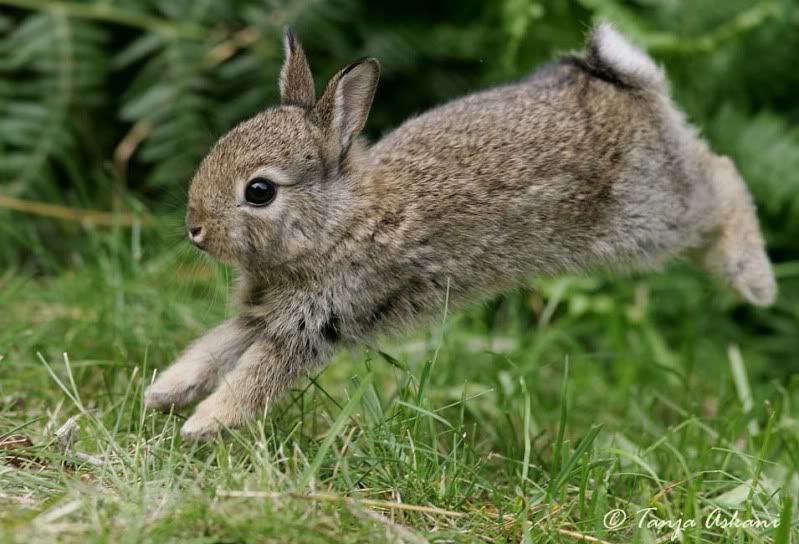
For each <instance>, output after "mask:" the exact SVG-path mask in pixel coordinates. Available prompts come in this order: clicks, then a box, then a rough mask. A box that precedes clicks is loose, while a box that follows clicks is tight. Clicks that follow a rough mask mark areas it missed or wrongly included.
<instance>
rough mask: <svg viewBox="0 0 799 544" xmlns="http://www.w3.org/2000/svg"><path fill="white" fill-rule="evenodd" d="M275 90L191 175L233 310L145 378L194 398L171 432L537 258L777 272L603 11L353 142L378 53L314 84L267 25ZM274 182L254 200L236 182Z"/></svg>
mask: <svg viewBox="0 0 799 544" xmlns="http://www.w3.org/2000/svg"><path fill="white" fill-rule="evenodd" d="M285 49H286V61H285V65H284V67H283V70H282V71H281V79H280V88H281V96H282V100H283V104H282V105H280V106H277V107H273V108H270V109H268V110H267V111H265V112H263V113H261V114H259V115H257V116H255V117H254V118H252V119H250V120H249V121H246V122H244V123H242V124H241V125H239V126H237V127H236V128H234V129H233V130H232V131H230V133H228V134H227V135H226V136H224V137H223V138H221V139H220V140H219V142H217V144H216V145H215V146H214V147H213V149H212V150H211V151H210V152H209V154H208V156H207V157H206V158H205V160H204V161H203V162H202V164H201V165H200V167H199V169H198V171H197V173H196V175H195V177H194V180H193V182H192V185H191V189H190V191H189V214H188V216H187V226H188V227H189V229H190V231H192V232H193V233H197V232H200V234H192V239H193V240H194V241H195V243H197V244H198V245H200V246H201V247H202V248H203V249H205V250H206V251H207V252H208V253H209V254H210V255H212V256H214V257H216V258H219V259H222V260H225V261H227V262H231V263H234V264H236V265H238V266H239V267H240V269H241V274H242V278H241V285H240V286H239V300H240V302H241V304H242V311H241V314H240V315H239V316H238V317H235V318H233V319H231V320H230V321H228V322H226V323H224V324H223V325H221V326H220V327H218V328H217V329H214V331H212V332H211V333H209V335H207V336H205V337H203V338H201V339H199V340H198V341H197V342H195V343H194V344H193V345H192V346H191V347H189V349H188V350H187V351H186V352H185V353H184V354H183V355H182V356H181V357H180V359H179V360H178V361H177V362H176V363H175V364H174V365H173V366H172V367H170V368H169V369H168V370H167V371H166V372H165V373H164V374H163V375H161V376H160V377H159V379H158V380H156V382H155V383H154V384H153V385H152V386H151V388H150V389H149V390H148V393H147V398H146V400H147V404H148V405H149V406H153V407H158V408H162V409H166V408H169V407H171V406H173V405H176V406H181V405H185V404H188V403H191V402H193V401H196V400H199V399H201V398H202V397H204V396H205V395H207V394H208V393H209V392H212V391H213V392H212V393H211V394H210V396H208V397H207V398H205V400H203V401H202V402H201V403H200V404H199V405H198V406H197V409H196V411H195V413H194V415H193V416H192V417H191V418H190V419H189V420H188V421H187V422H186V424H185V426H184V428H183V433H184V435H186V436H188V437H193V438H196V437H207V436H212V435H213V434H214V433H216V432H217V431H218V430H220V429H222V428H224V427H235V426H239V425H242V424H243V423H245V422H247V421H249V420H252V419H253V418H254V417H255V416H257V415H258V414H260V413H261V412H262V411H263V410H265V409H266V407H267V406H268V404H269V403H270V402H271V401H273V400H274V399H276V398H277V397H278V396H279V395H280V394H281V393H282V392H283V391H284V390H285V389H286V388H287V387H288V386H289V385H290V384H291V383H292V382H293V381H294V380H296V379H298V378H299V377H301V376H303V375H305V374H306V373H307V372H308V371H309V370H311V369H313V368H315V367H317V366H319V365H322V364H324V363H325V362H326V361H327V360H328V359H329V358H330V357H331V356H332V354H333V353H334V351H335V350H336V348H337V346H339V345H341V344H346V343H352V342H358V341H362V340H364V339H367V338H370V337H373V336H374V335H375V334H377V333H379V332H385V331H387V330H393V329H397V328H401V327H403V326H406V325H409V324H412V323H416V322H418V321H419V320H420V319H423V318H425V317H428V316H430V315H431V314H432V313H433V312H436V311H440V309H441V307H442V305H443V304H444V300H445V298H448V299H449V301H450V302H451V303H452V304H455V305H463V304H466V303H469V302H472V301H475V300H480V299H481V298H482V297H485V296H487V295H490V294H493V293H496V292H498V291H501V290H502V289H504V288H507V287H511V286H514V285H518V284H520V283H522V282H525V281H527V280H528V279H529V278H530V277H531V276H532V275H536V274H557V273H560V272H565V271H579V270H589V269H592V268H596V267H612V268H616V269H625V270H630V269H651V268H656V267H658V266H660V265H662V264H663V263H665V262H666V261H668V260H669V259H672V258H674V257H675V256H678V255H680V254H685V253H687V252H698V253H700V254H701V255H703V257H702V259H703V261H704V264H705V266H706V267H707V268H708V269H709V270H711V271H712V272H714V273H715V274H716V275H718V276H720V277H721V278H722V279H723V280H725V281H726V282H727V283H729V284H731V285H732V286H733V287H734V288H736V289H737V290H738V291H739V292H740V293H741V294H742V295H743V296H744V297H746V298H747V299H748V300H749V301H750V302H753V303H755V304H769V303H771V302H772V301H773V299H774V296H775V292H776V288H775V284H774V279H773V275H772V273H771V268H770V265H769V262H768V258H767V257H766V255H765V252H764V250H763V242H762V239H761V236H760V232H759V229H758V226H757V219H756V216H755V214H754V209H753V207H752V205H751V199H750V197H749V193H748V191H747V189H746V187H745V185H744V183H743V181H742V180H741V178H740V176H738V174H737V171H736V170H735V167H734V166H733V165H732V163H731V162H730V161H729V160H727V159H723V158H720V157H718V156H716V155H714V154H713V153H712V152H711V151H710V150H709V149H708V148H707V146H706V144H705V143H704V142H703V141H702V140H701V139H699V137H698V136H697V135H696V133H695V131H694V130H693V129H692V128H691V127H690V126H689V125H688V124H687V123H686V122H685V121H684V120H683V118H682V115H681V114H680V113H679V111H678V110H677V109H676V108H675V106H674V105H673V104H672V102H671V100H670V98H669V96H668V94H667V85H666V81H665V78H664V76H663V74H662V72H661V71H660V69H659V68H658V67H657V66H656V65H655V64H654V62H652V60H651V59H650V58H649V57H647V56H646V54H645V53H643V52H642V51H640V50H638V49H635V48H634V47H633V46H632V45H630V44H629V43H628V42H626V41H625V40H624V38H622V37H621V36H620V35H619V34H617V33H616V32H615V31H614V30H613V29H612V28H610V27H609V26H607V25H600V26H599V27H597V29H595V31H594V33H593V34H592V36H591V37H590V38H589V47H588V54H587V55H586V56H585V57H565V58H562V59H560V60H558V61H556V62H554V63H552V64H551V65H549V66H547V67H545V68H543V69H541V70H540V71H539V72H537V73H536V74H534V75H533V76H532V77H530V78H529V79H527V80H525V81H522V82H519V83H513V84H508V85H504V86H500V87H497V88H494V89H490V90H487V91H483V92H479V93H476V94H473V95H470V96H466V97H464V98H460V99H458V100H454V101H452V102H450V103H448V104H444V105H442V106H440V107H438V108H435V109H433V110H431V111H429V112H426V113H424V114H422V115H420V116H418V117H415V118H412V119H410V120H408V121H407V122H406V123H404V124H403V125H401V126H400V127H399V128H397V129H396V130H394V131H393V132H391V133H389V134H388V135H386V136H385V137H384V138H382V139H381V140H380V141H379V142H377V143H376V144H374V145H373V146H371V147H368V146H366V144H365V143H363V142H361V141H359V140H358V139H357V135H358V133H359V132H360V131H361V129H362V128H363V125H364V123H365V122H366V117H367V115H368V111H369V108H370V106H371V102H372V97H373V96H374V90H375V88H376V85H377V79H378V75H379V64H378V63H377V61H376V60H374V59H365V60H362V61H359V62H356V63H354V64H351V65H349V66H348V67H346V68H345V69H343V70H342V71H341V72H339V73H338V74H336V75H335V76H334V77H333V79H332V80H331V81H330V83H329V84H328V86H327V88H326V90H325V92H324V94H323V95H322V97H321V98H320V99H319V100H318V101H315V100H314V96H313V81H312V80H311V79H310V77H311V76H310V70H309V69H308V64H307V61H306V59H305V56H304V54H303V53H302V48H301V47H300V45H299V43H298V42H297V41H296V38H294V36H293V35H292V34H291V33H287V34H286V38H285ZM256 176H261V177H267V178H269V179H272V180H273V181H275V182H276V183H277V185H278V189H277V197H276V199H275V200H274V201H273V202H272V203H271V204H269V205H268V206H266V207H252V206H250V205H248V204H247V203H246V202H245V201H244V197H243V194H244V187H245V185H246V183H247V182H248V180H250V179H252V178H254V177H256Z"/></svg>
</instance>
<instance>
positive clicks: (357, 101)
mask: <svg viewBox="0 0 799 544" xmlns="http://www.w3.org/2000/svg"><path fill="white" fill-rule="evenodd" d="M379 79H380V63H379V62H378V61H377V59H375V58H371V57H369V58H364V59H361V60H359V61H356V62H353V63H352V64H350V65H349V66H347V67H346V68H344V69H343V70H341V71H340V72H339V73H337V74H336V75H335V76H333V79H331V80H330V83H328V84H327V88H326V89H325V92H324V94H323V95H322V97H321V98H320V99H319V102H318V103H317V104H316V106H315V108H314V110H315V113H316V115H317V118H318V119H319V121H320V123H321V124H322V125H323V126H324V127H325V128H326V129H327V131H328V134H329V136H330V138H332V139H333V140H334V142H335V143H336V144H337V146H338V147H339V150H340V153H342V154H343V153H345V152H346V151H347V150H348V149H349V147H350V144H352V141H353V140H354V139H355V137H356V136H358V134H359V133H360V132H361V130H363V127H364V125H365V124H366V118H367V117H368V116H369V109H370V108H371V107H372V100H373V99H374V96H375V91H376V90H377V81H378V80H379ZM331 143H333V142H331Z"/></svg>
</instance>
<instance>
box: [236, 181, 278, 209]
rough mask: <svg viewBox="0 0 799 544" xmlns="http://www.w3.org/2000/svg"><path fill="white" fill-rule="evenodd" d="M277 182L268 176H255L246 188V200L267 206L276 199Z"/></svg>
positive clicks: (253, 203) (254, 204)
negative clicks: (267, 177)
mask: <svg viewBox="0 0 799 544" xmlns="http://www.w3.org/2000/svg"><path fill="white" fill-rule="evenodd" d="M275 194H277V190H276V189H275V184H274V183H273V182H271V181H269V180H268V179H266V178H254V179H251V180H250V182H249V183H248V184H247V188H246V189H244V200H246V201H247V203H248V204H251V205H253V206H266V205H267V204H269V203H270V202H272V201H273V200H274V199H275Z"/></svg>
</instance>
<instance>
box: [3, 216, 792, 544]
mask: <svg viewBox="0 0 799 544" xmlns="http://www.w3.org/2000/svg"><path fill="white" fill-rule="evenodd" d="M16 217H18V218H20V217H21V216H19V215H18V216H16ZM159 221H161V222H162V223H164V224H167V225H173V226H174V225H175V223H176V221H175V220H174V219H172V218H170V217H167V218H165V219H159ZM71 228H72V230H73V232H74V233H75V234H76V235H80V236H81V237H82V239H83V247H85V248H86V251H85V252H84V253H82V254H80V253H76V254H74V255H73V261H72V264H71V265H70V266H69V267H68V268H66V269H65V270H64V271H63V272H61V273H55V274H48V275H46V276H40V275H33V274H31V273H28V272H23V271H21V270H18V269H15V268H14V267H11V268H9V269H7V270H6V271H5V272H4V273H3V274H2V275H1V276H0V308H2V314H0V437H1V438H0V444H1V445H0V459H1V461H0V505H2V506H1V507H0V542H25V543H35V542H55V541H57V542H80V543H83V544H86V543H90V542H115V543H123V542H136V543H139V542H187V541H191V542H208V543H239V542H242V543H243V542H364V541H372V542H518V541H524V542H572V541H580V540H583V541H586V542H612V543H623V542H664V541H669V540H671V539H672V538H681V539H682V541H683V542H735V543H738V542H769V543H771V542H774V543H788V542H791V541H793V542H796V541H797V526H799V514H798V513H797V501H796V497H797V495H799V475H797V467H799V379H798V377H797V370H799V367H797V364H799V363H797V359H796V357H795V353H796V352H797V348H799V345H798V343H799V339H797V333H796V331H797V324H799V310H797V307H796V306H794V305H791V304H788V303H783V302H781V303H778V304H777V306H776V307H775V308H772V309H768V310H761V309H753V308H751V307H747V306H745V305H743V304H741V303H739V302H738V301H736V300H735V299H734V298H733V297H732V295H730V294H729V293H726V292H724V291H722V290H720V289H718V288H716V287H714V286H713V285H711V284H710V283H709V282H708V281H707V280H705V279H703V278H702V277H701V275H700V274H699V273H697V272H696V271H694V270H693V269H692V268H691V267H690V266H688V265H687V264H677V265H675V266H673V267H671V268H669V269H668V270H667V271H665V272H664V273H662V274H656V275H650V276H646V277H634V278H619V277H614V276H597V277H567V278H555V279H552V278H541V279H538V280H535V281H532V282H531V287H535V288H534V289H526V290H523V291H520V292H517V293H512V294H510V295H508V296H507V297H505V298H502V299H499V300H495V301H492V302H489V303H486V304H483V305H480V306H476V307H472V308H466V309H451V308H441V315H440V320H438V321H436V322H434V323H433V324H431V326H429V327H428V328H424V329H421V330H417V331H415V332H414V331H410V332H409V333H408V334H407V335H404V336H400V337H396V338H390V339H384V340H382V341H379V342H376V343H375V345H373V346H362V347H359V348H357V349H355V350H352V351H343V352H341V353H340V354H339V355H338V357H337V358H336V360H335V361H334V363H333V364H331V365H330V366H329V367H327V369H326V370H324V371H323V372H322V373H320V374H318V375H315V376H313V378H312V379H311V380H309V381H306V382H303V383H301V384H299V385H298V386H297V388H295V389H294V390H293V391H292V392H291V393H290V394H289V395H288V396H287V397H286V398H285V399H284V400H283V401H282V402H281V403H279V404H278V405H277V406H276V407H275V408H274V409H273V410H272V412H271V413H270V414H269V415H268V416H267V417H266V418H265V419H264V420H261V421H258V422H257V423H256V424H254V425H252V426H251V427H250V428H248V429H245V430H242V431H240V432H237V433H234V434H231V435H228V436H226V437H222V438H219V439H218V440H216V441H215V442H212V443H208V444H194V443H188V442H185V441H183V440H181V438H180V435H179V432H178V431H179V429H180V424H181V422H182V421H183V420H184V418H185V417H186V413H176V414H171V415H163V414H158V413H153V412H148V411H145V410H144V409H143V407H142V393H143V390H144V387H145V386H146V385H147V384H148V383H149V382H150V381H151V379H152V377H153V374H154V372H156V370H157V369H160V368H163V367H165V366H166V365H167V364H168V363H169V362H170V360H171V359H173V358H174V357H175V355H176V354H177V353H178V352H179V350H180V349H181V348H182V347H183V346H184V345H185V344H186V343H187V342H189V341H190V340H191V339H192V338H193V337H195V336H196V335H198V334H201V333H202V332H203V331H204V330H205V329H207V328H208V327H210V326H211V325H213V324H214V323H216V322H218V321H219V320H221V319H222V318H223V317H224V316H225V315H227V314H229V313H231V312H233V311H234V310H235V308H233V307H232V305H231V303H230V302H229V300H228V286H229V284H230V283H231V282H232V281H233V276H234V275H233V272H232V271H230V270H227V269H224V268H222V267H220V266H218V265H215V264H213V263H210V262H208V261H206V260H204V259H202V258H201V257H200V256H199V255H197V254H195V252H194V251H192V250H191V249H190V248H189V247H188V244H186V243H184V242H177V241H176V240H177V238H176V237H169V236H167V237H164V236H156V235H154V234H152V232H150V231H149V230H147V229H145V232H144V233H143V235H140V234H139V231H138V230H133V231H131V230H129V229H126V228H122V227H120V228H101V227H93V228H88V227H86V226H84V227H78V226H73V227H71ZM156 230H163V231H165V232H171V231H174V232H176V233H177V232H179V228H178V227H174V228H172V227H168V228H163V229H156ZM778 276H779V277H780V283H781V288H782V290H783V293H788V295H786V296H788V297H790V295H791V294H793V293H795V292H796V289H797V287H799V274H797V268H796V265H795V264H791V263H787V264H783V265H780V266H779V267H778ZM788 300H790V298H788ZM71 418H74V420H73V421H74V422H75V423H76V424H77V426H79V427H80V430H79V431H77V430H75V428H74V425H73V424H72V423H71V422H70V419H71ZM65 424H66V428H63V427H64V426H65ZM70 427H71V428H72V430H71V431H70ZM792 497H793V500H792V499H791V498H792ZM746 522H748V523H746ZM675 531H677V532H678V533H680V534H675ZM791 539H793V540H791Z"/></svg>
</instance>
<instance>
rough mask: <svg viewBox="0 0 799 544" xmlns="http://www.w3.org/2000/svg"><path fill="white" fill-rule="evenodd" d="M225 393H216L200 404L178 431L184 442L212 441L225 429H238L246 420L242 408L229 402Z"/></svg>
mask: <svg viewBox="0 0 799 544" xmlns="http://www.w3.org/2000/svg"><path fill="white" fill-rule="evenodd" d="M226 393H227V391H226V390H223V391H217V392H216V393H214V394H213V395H211V396H210V397H208V398H207V399H205V400H204V401H202V402H201V403H200V404H198V405H197V408H196V409H195V411H194V414H192V416H191V417H190V418H189V419H188V420H186V423H184V424H183V428H181V430H180V434H181V436H183V438H184V439H186V440H212V439H213V438H215V437H216V436H217V435H218V434H219V433H221V432H223V431H224V430H226V429H234V428H237V427H240V426H241V425H242V423H243V422H244V421H245V420H246V419H247V418H246V417H245V414H244V413H243V410H242V407H241V406H238V405H237V404H236V403H235V402H231V399H230V395H228V394H226Z"/></svg>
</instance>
